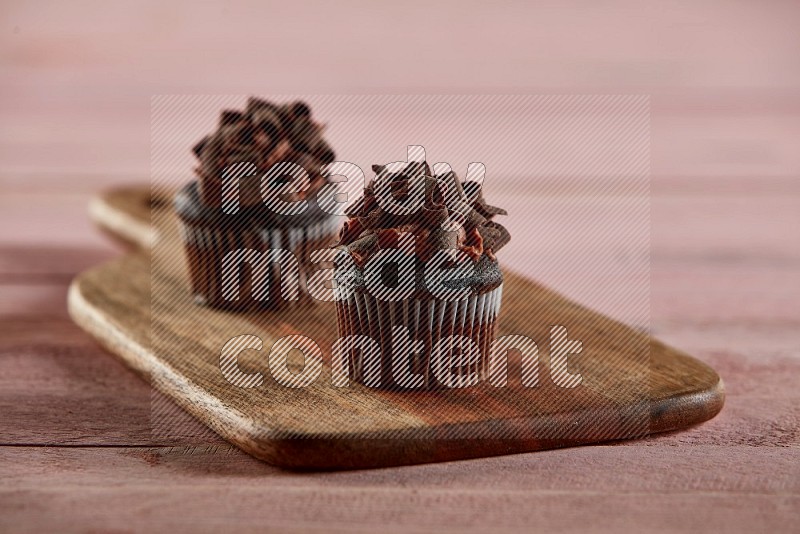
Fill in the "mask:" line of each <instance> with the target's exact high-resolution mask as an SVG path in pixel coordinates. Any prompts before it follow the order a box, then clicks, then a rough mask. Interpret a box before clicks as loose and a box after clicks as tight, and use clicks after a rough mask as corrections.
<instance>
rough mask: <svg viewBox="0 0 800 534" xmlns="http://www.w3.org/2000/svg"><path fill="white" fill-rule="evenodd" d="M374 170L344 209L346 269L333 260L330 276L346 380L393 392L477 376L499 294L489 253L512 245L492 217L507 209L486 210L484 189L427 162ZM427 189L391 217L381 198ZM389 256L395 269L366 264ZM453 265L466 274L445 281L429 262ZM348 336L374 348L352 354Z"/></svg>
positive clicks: (483, 369)
mask: <svg viewBox="0 0 800 534" xmlns="http://www.w3.org/2000/svg"><path fill="white" fill-rule="evenodd" d="M373 169H374V170H375V172H376V174H377V177H376V179H375V180H374V181H373V183H371V184H369V185H368V186H367V187H366V188H365V191H364V196H363V198H361V199H360V200H359V201H358V202H357V203H356V204H355V205H353V206H352V207H351V208H350V209H349V210H348V212H347V214H348V215H349V217H350V218H349V220H348V221H347V222H346V223H345V225H344V227H343V228H342V230H341V232H340V239H339V245H340V247H343V249H344V250H345V251H346V253H347V255H348V256H349V258H350V259H351V260H352V262H350V261H348V262H346V263H347V264H348V266H347V268H342V267H341V266H340V264H339V263H337V271H336V282H337V287H338V291H339V293H338V298H337V302H336V306H337V320H338V325H339V336H340V346H344V347H345V349H344V355H343V357H344V358H345V360H346V362H347V371H348V372H349V376H350V377H352V378H353V379H354V380H355V381H357V382H359V383H362V384H365V385H368V386H372V387H381V388H386V389H392V390H402V389H437V388H442V387H463V386H465V385H470V384H472V383H475V382H476V381H479V380H483V379H484V378H485V377H486V376H487V373H488V363H489V349H490V344H491V341H492V340H493V339H494V333H495V326H496V324H497V316H498V313H499V311H500V304H501V299H502V292H503V274H502V272H501V270H500V267H499V265H498V263H497V259H496V257H495V253H496V252H497V250H499V249H500V248H501V247H503V246H504V245H505V244H506V243H508V241H509V239H510V236H509V234H508V232H507V231H506V229H505V228H504V227H503V226H501V225H499V224H498V223H496V222H494V221H492V220H491V219H492V218H493V217H494V216H496V215H500V214H502V215H505V211H504V210H502V209H499V208H495V207H492V206H489V205H487V204H486V202H485V201H484V199H483V195H482V193H481V191H480V184H478V183H476V182H471V181H468V182H465V183H462V182H461V181H460V180H459V179H458V177H457V176H456V175H455V174H454V173H453V172H447V173H446V174H443V175H440V176H435V177H434V176H430V170H429V168H428V166H427V165H426V164H425V163H409V164H408V165H407V166H406V167H405V168H403V169H402V170H400V171H399V172H389V171H388V170H387V169H386V168H385V167H381V166H375V167H373ZM423 186H424V203H423V205H422V206H421V207H420V208H419V209H417V210H415V211H414V212H413V213H401V214H397V213H390V211H395V210H392V209H391V208H388V211H387V209H384V208H383V207H381V206H382V205H385V204H381V203H379V202H378V199H377V195H378V194H381V191H382V190H383V191H390V192H391V195H392V196H394V198H395V199H397V200H404V199H408V196H409V195H411V194H413V192H414V191H417V192H418V193H419V192H420V189H421V188H422V187H423ZM418 188H419V189H418ZM412 237H413V248H409V246H408V244H409V243H410V242H412V239H411V238H412ZM388 256H392V257H393V258H395V259H396V260H397V262H396V263H395V266H394V267H393V268H386V267H385V266H384V267H383V268H382V269H375V268H374V267H375V265H373V267H370V262H371V261H376V262H378V263H381V261H380V260H379V258H381V257H388ZM448 258H452V261H450V262H449V261H448ZM459 258H460V260H459ZM442 260H444V261H442ZM459 262H460V263H459ZM448 263H449V265H448ZM432 264H433V265H432ZM459 265H460V268H459V269H464V270H458V271H453V273H455V274H456V276H452V274H453V273H451V275H449V276H446V277H444V278H442V279H441V280H442V281H441V282H437V278H435V277H431V276H430V273H431V270H430V269H429V267H430V266H433V267H437V268H438V267H442V268H443V269H444V270H445V271H446V270H447V269H448V268H455V267H458V266H459ZM426 273H427V274H426ZM378 277H379V278H380V283H378ZM376 288H380V289H378V290H376ZM387 288H388V289H387ZM399 296H400V297H402V298H398V297H399ZM398 327H402V328H398ZM348 336H366V337H368V338H370V339H371V340H373V341H374V342H375V343H376V345H372V349H373V350H370V349H365V348H364V345H359V350H350V351H349V352H348V349H352V348H353V347H355V346H356V345H358V344H356V343H342V340H343V339H346V338H347V337H348ZM350 339H362V340H363V338H356V337H353V338H350ZM375 348H379V349H380V351H379V357H378V356H377V354H378V351H376V350H374V349H375Z"/></svg>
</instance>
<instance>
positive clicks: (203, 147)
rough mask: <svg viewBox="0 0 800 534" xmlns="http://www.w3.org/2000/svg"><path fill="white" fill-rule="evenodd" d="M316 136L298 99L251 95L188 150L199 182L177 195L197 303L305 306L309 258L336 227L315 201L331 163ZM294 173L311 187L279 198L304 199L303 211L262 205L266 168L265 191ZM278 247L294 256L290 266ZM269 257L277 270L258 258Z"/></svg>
mask: <svg viewBox="0 0 800 534" xmlns="http://www.w3.org/2000/svg"><path fill="white" fill-rule="evenodd" d="M321 130H322V128H321V127H320V126H319V125H318V124H317V123H315V122H314V121H313V120H312V118H311V112H310V109H309V108H308V106H307V105H306V104H304V103H302V102H296V103H293V104H288V105H281V106H278V105H275V104H273V103H271V102H267V101H265V100H260V99H256V98H251V99H250V100H249V101H248V104H247V107H246V109H245V110H244V111H237V110H225V111H223V112H222V114H221V117H220V122H219V126H218V129H217V131H216V132H214V133H213V134H211V135H208V136H206V137H205V138H204V139H202V140H201V141H200V142H199V143H197V144H196V145H195V146H194V148H193V152H194V154H195V156H196V157H197V159H198V160H199V165H198V166H197V168H196V174H197V180H196V181H193V182H191V183H189V184H188V185H186V186H185V187H184V188H183V189H181V191H179V193H178V194H177V196H176V198H175V208H176V212H177V215H178V220H179V225H180V231H181V237H182V239H183V243H184V247H185V251H186V256H187V261H188V266H189V275H190V280H191V288H192V293H193V294H194V296H195V299H196V301H197V302H198V303H201V304H208V305H210V306H214V307H220V308H225V309H234V310H249V309H259V308H275V307H280V306H282V305H285V304H288V303H294V302H298V301H300V300H311V299H310V298H307V292H306V289H305V279H306V275H307V273H308V271H309V263H308V255H309V253H310V252H311V251H313V250H315V249H318V248H325V247H328V246H330V245H331V243H332V242H333V241H335V240H336V235H337V231H338V229H339V224H338V221H337V219H336V217H334V216H332V215H329V214H327V213H325V212H323V211H322V210H321V209H320V208H319V206H318V205H317V204H316V198H317V195H316V193H317V192H318V191H319V189H320V188H321V187H322V186H323V185H324V184H325V179H324V178H323V177H322V176H321V174H320V171H319V170H320V167H321V166H322V165H324V164H326V163H331V162H333V161H334V160H335V154H334V153H333V151H332V150H331V149H330V147H329V146H328V144H327V143H326V142H325V140H324V139H323V137H322V134H321ZM298 167H302V169H303V170H305V172H306V173H307V176H308V178H309V184H307V185H308V187H306V188H304V189H305V190H304V191H303V192H300V193H288V194H282V195H277V194H276V195H275V199H276V201H278V200H277V199H279V200H280V201H285V202H294V201H297V200H305V201H306V202H305V209H304V210H302V211H300V210H296V211H298V213H295V212H293V211H289V212H287V211H286V210H281V211H283V213H276V210H275V207H274V206H275V203H274V202H273V203H271V205H268V204H267V203H265V201H264V199H263V198H262V177H263V176H264V175H265V173H267V172H268V171H270V169H272V172H270V175H268V176H267V185H268V186H274V188H273V189H271V190H274V191H280V189H281V186H282V185H283V184H285V183H286V182H287V181H290V180H288V178H289V176H290V174H291V173H292V172H295V171H296V169H297V168H298ZM276 169H283V170H280V171H276ZM278 250H284V251H287V252H291V253H293V254H294V256H295V257H296V259H297V261H296V263H295V262H293V261H292V260H291V259H290V258H288V257H287V256H286V254H283V253H277V252H276V251H278ZM267 253H269V254H271V256H270V258H274V259H275V260H282V261H283V262H284V263H281V265H283V266H284V267H283V272H281V268H280V267H279V264H278V263H277V262H266V261H263V262H262V261H259V259H258V257H262V255H264V254H267ZM281 254H282V255H281ZM257 255H258V257H257ZM293 280H297V284H296V285H295V284H293V283H288V284H285V285H286V287H285V289H284V290H283V291H282V290H281V284H282V282H286V281H290V282H292V281H293ZM295 287H297V288H298V290H295Z"/></svg>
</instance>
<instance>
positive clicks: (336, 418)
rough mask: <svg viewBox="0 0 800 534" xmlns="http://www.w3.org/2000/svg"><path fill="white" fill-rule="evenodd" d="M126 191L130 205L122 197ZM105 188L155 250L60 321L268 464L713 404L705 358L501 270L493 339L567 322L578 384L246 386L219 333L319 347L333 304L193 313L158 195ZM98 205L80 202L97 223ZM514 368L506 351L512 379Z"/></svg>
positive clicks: (463, 454)
mask: <svg viewBox="0 0 800 534" xmlns="http://www.w3.org/2000/svg"><path fill="white" fill-rule="evenodd" d="M127 195H129V196H130V201H129V202H126V201H124V200H121V199H122V198H124V197H125V196H127ZM109 198H110V199H113V200H108V201H105V202H103V205H104V206H107V207H109V208H111V209H121V210H126V209H128V208H130V211H129V212H126V215H127V216H129V217H134V218H136V217H138V218H139V219H140V220H149V218H150V216H149V214H147V213H145V211H144V210H142V206H147V205H151V206H153V207H155V209H156V211H155V215H154V216H153V219H154V221H156V232H155V233H156V235H157V239H158V243H159V244H158V246H157V247H156V248H155V249H154V250H153V251H152V254H151V252H148V251H140V252H136V253H133V254H131V255H129V256H127V257H124V258H122V259H120V260H117V261H114V262H112V263H110V264H108V265H105V266H103V267H100V268H97V269H93V270H91V271H89V272H87V273H85V274H83V275H81V276H80V277H78V278H77V279H76V281H75V282H74V284H73V286H72V288H71V291H70V312H71V314H72V316H73V318H74V319H75V320H76V321H77V322H78V323H79V324H80V325H81V326H82V327H83V328H85V329H87V330H88V331H89V332H90V333H92V334H93V335H94V336H95V337H97V338H98V339H99V340H100V341H101V343H103V344H104V345H105V346H106V347H108V348H109V349H110V350H111V351H112V352H114V353H116V354H118V355H119V356H121V357H122V359H123V361H125V362H126V363H127V364H128V365H129V366H131V367H132V368H133V369H134V370H136V371H138V372H139V373H140V374H142V375H143V376H145V377H146V378H148V379H149V380H150V381H151V382H152V383H153V384H154V385H155V386H156V387H157V388H158V389H159V390H161V391H162V392H164V393H165V394H167V395H169V396H170V397H172V398H173V399H175V400H176V402H178V403H179V404H180V405H182V406H183V407H184V408H186V409H187V410H188V411H190V412H191V413H192V414H193V415H195V416H196V417H198V418H199V419H201V420H202V421H203V422H205V423H206V424H208V425H209V426H210V427H211V428H213V429H214V430H215V431H216V432H218V433H219V434H220V435H222V436H223V437H225V438H226V439H227V440H229V441H231V442H232V443H234V444H236V445H238V446H240V447H242V448H243V449H244V450H246V451H247V452H249V453H251V454H253V455H254V456H256V457H258V458H261V459H264V460H267V461H269V462H271V463H274V464H276V465H280V466H284V467H290V468H354V467H376V466H385V465H397V464H409V463H421V462H431V461H444V460H452V459H459V458H468V457H476V456H488V455H496V454H504V453H512V452H521V451H526V450H539V449H546V448H552V447H560V446H568V445H576V444H582V443H591V442H597V441H604V440H611V439H624V438H630V437H640V436H642V435H645V434H649V433H655V432H665V431H669V430H674V429H677V428H683V427H686V426H689V425H692V424H696V423H698V422H701V421H705V420H707V419H709V418H711V417H713V416H714V415H715V414H716V413H717V412H719V410H720V409H721V407H722V403H723V399H724V393H723V387H722V382H721V380H720V378H719V376H718V375H717V374H716V373H715V372H714V371H713V370H712V369H711V368H709V367H707V366H706V365H704V364H702V363H700V362H698V361H696V360H694V359H693V358H691V357H689V356H687V355H685V354H683V353H681V352H679V351H676V350H674V349H671V348H669V347H667V346H665V345H664V344H662V343H660V342H658V341H656V340H653V339H651V338H649V336H647V335H645V334H642V333H639V332H636V331H634V330H633V329H631V328H629V327H626V326H624V325H622V324H620V323H618V322H616V321H613V320H611V319H609V318H607V317H604V316H602V315H600V314H597V313H595V312H593V311H591V310H589V309H587V308H584V307H582V306H580V305H577V304H576V303H573V302H570V301H568V300H567V299H565V298H563V297H561V296H560V295H558V294H557V293H555V292H553V291H551V290H548V289H547V288H545V287H543V286H541V285H539V284H536V283H534V282H531V281H529V280H525V279H523V278H521V277H519V276H517V275H514V274H508V275H507V277H506V290H505V295H506V296H505V302H504V308H503V315H501V321H500V322H501V334H507V333H513V334H520V335H525V336H528V337H529V338H531V339H534V340H538V341H537V342H539V343H541V340H547V339H548V332H549V327H550V325H551V324H558V325H563V326H565V327H567V329H568V331H569V332H570V335H571V336H573V338H577V339H581V341H582V342H583V345H584V353H583V354H582V356H581V359H580V364H579V369H580V373H581V374H582V376H583V377H584V385H582V386H579V387H578V388H575V389H564V388H558V387H556V386H554V385H553V384H550V383H549V382H548V381H547V380H543V381H542V382H543V383H542V384H541V385H540V386H539V387H536V388H527V387H522V385H521V384H520V383H519V381H514V380H513V379H512V380H511V381H510V383H509V387H507V388H492V387H490V386H488V385H482V386H479V387H477V388H474V389H469V390H452V391H447V392H436V393H427V394H423V393H415V394H413V395H409V394H398V393H389V392H380V391H375V390H370V389H368V388H364V387H360V386H352V387H350V388H348V389H347V390H339V389H337V388H333V387H331V386H330V384H329V382H325V381H324V380H318V381H317V382H315V383H314V384H312V385H311V386H309V387H308V388H305V389H302V390H295V389H290V388H285V387H282V386H280V385H278V384H277V383H276V382H274V381H271V380H267V381H266V383H265V385H264V386H262V387H260V388H256V389H250V390H244V389H242V388H236V387H233V386H232V385H231V384H229V383H227V382H226V381H225V379H224V377H223V376H222V374H221V372H220V370H219V352H220V350H221V347H222V345H223V344H224V343H225V341H227V339H229V338H230V337H233V336H235V335H239V334H242V333H248V334H255V335H258V336H259V337H260V338H262V340H263V341H264V345H265V347H269V346H271V345H272V343H274V341H276V340H277V339H278V338H279V337H281V336H282V335H286V334H287V333H293V332H302V333H304V334H307V335H310V336H311V337H312V338H313V339H314V340H315V341H316V342H317V343H318V344H319V345H320V346H322V347H330V346H331V345H332V343H333V341H334V340H335V338H336V325H335V320H334V319H333V314H332V312H331V308H332V306H331V304H329V303H328V304H325V303H323V304H318V305H316V306H311V307H307V308H304V309H303V310H302V312H301V313H296V314H290V313H288V312H287V313H283V314H275V313H273V314H263V315H253V314H250V315H235V314H229V313H224V312H219V311H214V310H211V309H208V308H201V307H197V306H195V305H194V304H193V303H192V300H191V298H190V296H189V292H188V289H187V287H186V285H187V284H186V281H185V272H184V267H183V262H182V261H179V260H182V252H181V250H180V248H179V246H180V244H179V243H178V241H177V237H176V235H175V228H174V226H175V224H174V220H173V217H172V216H171V214H170V211H169V209H168V204H167V203H166V202H163V201H155V202H152V203H148V202H145V201H143V200H142V198H143V195H142V194H141V193H135V194H130V192H126V193H113V194H112V195H110V197H109ZM96 205H97V204H96ZM107 214H108V210H106V211H103V210H99V211H98V210H93V215H94V216H95V217H99V223H100V224H101V225H104V220H105V217H106V216H107ZM145 217H147V218H146V219H145ZM115 218H119V217H118V216H115ZM105 226H106V227H107V228H108V229H110V230H112V231H113V224H105ZM133 241H135V239H133ZM153 309H157V310H159V311H158V313H153V312H152V310H153ZM199 325H202V329H203V330H202V331H203V335H202V336H198V335H197V332H198V327H199ZM543 359H546V358H543ZM518 373H519V369H518V362H514V361H512V362H511V364H510V372H509V375H510V376H512V377H514V376H519V374H518ZM632 386H633V387H632ZM636 386H638V387H636ZM498 428H500V429H502V430H500V431H498ZM298 438H299V439H298Z"/></svg>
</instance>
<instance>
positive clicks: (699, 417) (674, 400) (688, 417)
mask: <svg viewBox="0 0 800 534" xmlns="http://www.w3.org/2000/svg"><path fill="white" fill-rule="evenodd" d="M724 405H725V382H724V381H723V380H722V377H720V376H719V375H717V382H716V384H714V385H713V386H712V387H709V388H707V389H702V390H697V391H693V392H691V393H682V394H677V395H674V396H671V397H666V398H662V399H657V400H654V401H652V403H651V405H650V433H652V434H657V433H661V432H671V431H673V430H681V429H684V428H687V427H690V426H694V425H697V424H700V423H703V422H705V421H708V420H710V419H713V418H714V417H716V416H717V414H719V413H720V412H721V411H722V408H723V406H724Z"/></svg>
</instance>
